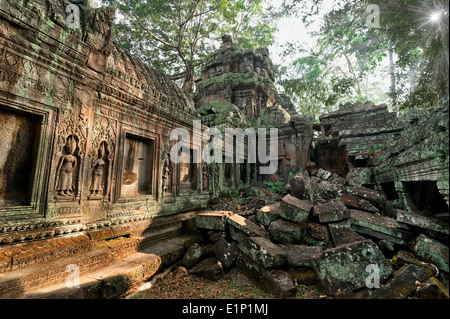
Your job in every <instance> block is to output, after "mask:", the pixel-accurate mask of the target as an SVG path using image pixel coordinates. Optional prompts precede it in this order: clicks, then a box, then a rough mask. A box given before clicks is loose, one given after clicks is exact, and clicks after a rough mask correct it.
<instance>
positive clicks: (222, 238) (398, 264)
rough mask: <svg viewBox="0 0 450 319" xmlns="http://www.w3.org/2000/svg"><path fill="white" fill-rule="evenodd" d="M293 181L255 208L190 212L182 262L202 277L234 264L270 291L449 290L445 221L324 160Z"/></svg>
mask: <svg viewBox="0 0 450 319" xmlns="http://www.w3.org/2000/svg"><path fill="white" fill-rule="evenodd" d="M290 187H291V194H289V195H286V196H285V197H284V198H283V199H282V200H281V202H277V203H275V204H272V205H269V206H265V207H263V208H261V209H260V210H259V211H258V212H257V213H256V214H253V215H249V216H246V217H244V216H241V215H238V214H235V213H233V212H225V211H211V212H205V213H202V214H199V215H197V216H196V217H195V224H196V227H197V229H199V230H200V232H201V233H202V234H203V236H202V238H203V239H204V241H203V243H202V245H200V244H199V243H195V244H193V245H192V246H191V247H190V248H189V249H188V251H187V253H186V255H185V256H184V257H183V259H182V264H183V265H184V266H186V267H187V268H188V269H190V272H191V273H193V274H195V275H199V276H204V277H207V278H209V279H218V278H219V276H220V274H221V272H223V271H228V270H229V269H231V268H232V267H234V266H237V267H239V268H240V269H241V270H242V271H243V272H244V274H245V275H246V276H247V277H248V278H249V279H250V280H251V281H252V282H253V283H254V284H256V285H257V286H258V287H260V288H261V289H263V290H265V291H269V292H271V293H272V294H273V295H274V296H275V297H277V298H289V297H292V296H294V295H295V294H296V292H297V286H296V283H302V284H319V285H320V286H321V287H322V288H323V290H324V292H325V293H326V294H327V295H328V296H330V297H334V298H375V299H392V298H407V297H412V296H415V297H418V298H448V272H449V248H448V246H447V245H446V244H444V243H447V242H448V235H449V227H448V223H445V222H442V221H438V220H435V219H431V218H427V217H423V216H420V215H418V214H415V213H411V212H407V211H403V210H398V209H394V208H392V207H386V206H387V205H386V201H385V200H384V199H383V196H382V195H380V194H379V193H378V192H377V191H374V190H372V189H368V188H364V187H353V188H347V187H346V186H345V180H344V179H343V178H341V177H339V176H338V175H335V174H331V173H329V172H327V171H324V170H322V169H319V170H315V171H313V172H312V173H311V175H309V174H308V173H306V172H305V173H303V174H298V175H296V176H295V177H293V178H292V179H291V180H290ZM207 257H209V258H207Z"/></svg>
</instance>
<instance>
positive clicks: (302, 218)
mask: <svg viewBox="0 0 450 319" xmlns="http://www.w3.org/2000/svg"><path fill="white" fill-rule="evenodd" d="M311 208H312V204H311V203H309V202H306V201H304V200H301V199H298V198H295V197H294V196H291V195H286V196H285V197H284V198H283V199H282V200H281V205H280V216H281V217H283V218H285V219H287V220H290V221H292V222H294V223H304V222H306V221H307V220H308V218H309V214H310V213H311Z"/></svg>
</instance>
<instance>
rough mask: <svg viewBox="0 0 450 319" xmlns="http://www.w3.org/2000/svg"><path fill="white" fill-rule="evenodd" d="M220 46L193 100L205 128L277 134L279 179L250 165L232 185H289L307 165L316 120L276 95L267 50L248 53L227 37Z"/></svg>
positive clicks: (204, 70) (245, 165)
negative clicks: (281, 183)
mask: <svg viewBox="0 0 450 319" xmlns="http://www.w3.org/2000/svg"><path fill="white" fill-rule="evenodd" d="M222 40H223V43H222V46H221V48H220V49H219V50H217V51H215V52H213V53H212V54H211V57H210V58H209V59H208V60H207V61H205V63H204V66H203V68H202V75H201V77H200V78H199V79H198V81H197V85H196V87H197V91H196V94H195V97H194V100H195V103H196V108H197V111H198V113H199V115H200V117H201V119H202V123H203V124H205V125H207V126H209V127H217V128H219V129H220V130H222V131H223V130H224V129H225V128H242V129H246V128H252V129H254V130H255V131H258V129H267V130H269V129H270V128H276V129H278V154H276V155H275V157H276V158H275V160H277V161H278V171H277V173H276V174H272V175H269V176H264V175H260V174H258V165H252V164H251V163H247V161H246V162H245V163H243V164H240V166H241V167H240V168H237V169H236V170H235V171H234V172H233V173H232V174H231V175H233V176H234V177H233V180H232V181H231V182H230V183H229V185H235V186H237V185H239V184H249V183H253V184H255V183H256V184H257V183H261V182H263V181H266V180H270V181H272V182H276V181H285V182H287V180H288V178H289V176H290V175H292V174H295V173H297V172H298V171H301V170H304V169H306V166H307V165H308V164H309V155H310V154H309V149H310V146H311V142H312V134H313V129H312V128H313V119H312V118H311V117H308V116H303V115H300V114H298V113H297V112H296V111H295V107H294V105H293V103H292V102H291V101H290V98H289V97H287V96H285V95H282V94H278V91H277V88H276V86H275V84H274V79H275V78H274V69H273V64H272V61H271V60H270V57H269V52H268V50H267V49H266V48H261V49H257V50H255V49H245V48H243V47H242V45H241V44H239V43H237V42H234V40H233V38H232V37H231V36H228V35H226V36H224V37H223V38H222ZM267 132H268V131H267ZM267 135H268V133H267ZM247 155H248V153H246V154H245V156H246V158H247V157H248V156H247ZM238 165H239V164H238ZM243 172H245V174H243Z"/></svg>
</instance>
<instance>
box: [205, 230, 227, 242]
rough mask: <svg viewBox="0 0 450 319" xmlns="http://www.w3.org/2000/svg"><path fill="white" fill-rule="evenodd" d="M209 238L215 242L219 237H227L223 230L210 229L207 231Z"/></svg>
mask: <svg viewBox="0 0 450 319" xmlns="http://www.w3.org/2000/svg"><path fill="white" fill-rule="evenodd" d="M208 236H209V240H210V241H212V242H213V243H215V242H217V241H218V240H219V239H221V238H224V239H226V238H227V233H226V232H224V231H210V232H208Z"/></svg>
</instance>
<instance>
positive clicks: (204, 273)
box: [189, 257, 223, 281]
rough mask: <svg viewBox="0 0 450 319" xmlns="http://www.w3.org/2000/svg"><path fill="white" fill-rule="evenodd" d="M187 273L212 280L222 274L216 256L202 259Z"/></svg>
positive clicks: (217, 278)
mask: <svg viewBox="0 0 450 319" xmlns="http://www.w3.org/2000/svg"><path fill="white" fill-rule="evenodd" d="M189 273H190V274H192V275H195V276H198V277H202V278H206V279H209V280H212V281H217V280H219V279H220V277H221V276H222V273H223V271H222V268H221V266H220V263H219V261H218V260H217V258H215V257H213V258H208V259H204V260H202V261H201V262H200V263H198V264H197V265H195V267H194V268H192V269H191V270H190V271H189Z"/></svg>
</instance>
